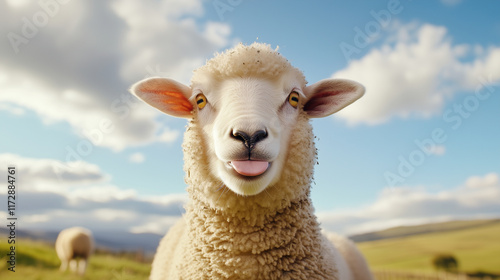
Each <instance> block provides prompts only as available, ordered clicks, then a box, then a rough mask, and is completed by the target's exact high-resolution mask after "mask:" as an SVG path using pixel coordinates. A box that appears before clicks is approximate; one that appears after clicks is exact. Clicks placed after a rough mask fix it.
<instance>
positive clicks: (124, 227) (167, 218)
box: [0, 154, 187, 234]
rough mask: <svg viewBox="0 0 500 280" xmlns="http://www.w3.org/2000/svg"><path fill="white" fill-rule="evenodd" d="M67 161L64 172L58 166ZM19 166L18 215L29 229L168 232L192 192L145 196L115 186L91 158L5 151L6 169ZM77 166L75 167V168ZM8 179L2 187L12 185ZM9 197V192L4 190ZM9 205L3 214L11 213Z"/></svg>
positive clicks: (0, 160)
mask: <svg viewBox="0 0 500 280" xmlns="http://www.w3.org/2000/svg"><path fill="white" fill-rule="evenodd" d="M64 164H66V165H67V166H68V168H67V169H64V172H63V173H61V174H59V175H58V173H57V172H55V171H54V167H55V166H61V165H64ZM12 165H13V166H15V167H16V168H17V175H16V177H17V178H18V182H17V183H18V186H22V188H21V189H19V190H22V192H20V193H19V201H21V200H22V207H19V208H18V209H17V215H19V216H22V218H23V221H24V222H23V227H24V228H25V229H41V230H55V229H62V228H65V227H69V226H74V225H75V223H77V224H78V225H81V226H85V227H88V228H91V229H93V230H116V231H128V232H135V233H137V232H153V233H161V234H163V233H165V232H166V231H167V229H168V228H169V227H170V226H171V225H172V224H173V223H174V222H175V221H176V220H177V219H179V218H180V217H181V214H182V213H183V212H184V207H183V206H184V204H185V203H186V201H187V195H186V194H170V195H164V196H141V195H140V194H138V193H137V191H135V190H132V189H123V188H120V187H118V186H115V185H112V184H111V183H110V182H109V181H110V176H108V175H106V174H104V173H103V172H102V171H101V170H100V169H99V168H98V167H97V166H95V165H93V164H91V163H88V162H70V163H63V162H61V161H57V160H53V159H34V158H25V157H21V156H18V155H13V154H0V168H2V170H6V169H7V166H12ZM70 166H71V167H70ZM6 187H7V186H6V182H5V181H3V182H0V188H1V189H6ZM0 199H1V200H6V199H7V198H6V193H0ZM5 216H6V213H5V212H4V209H1V211H0V217H5Z"/></svg>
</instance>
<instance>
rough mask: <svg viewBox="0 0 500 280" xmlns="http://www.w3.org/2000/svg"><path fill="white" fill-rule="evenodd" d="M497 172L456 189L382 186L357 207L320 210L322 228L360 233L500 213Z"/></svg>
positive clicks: (499, 186) (490, 215) (467, 181)
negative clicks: (367, 202)
mask: <svg viewBox="0 0 500 280" xmlns="http://www.w3.org/2000/svg"><path fill="white" fill-rule="evenodd" d="M499 201H500V180H499V177H498V174H496V173H490V174H487V175H485V176H483V177H477V176H474V177H470V178H469V179H467V180H466V182H465V184H463V185H461V186H458V187H456V188H453V189H450V190H445V191H440V192H435V193H433V192H430V191H427V190H426V189H425V188H424V187H401V188H386V189H384V190H383V191H382V192H381V193H380V195H379V198H378V199H377V200H376V201H375V202H374V203H373V204H370V205H367V206H365V207H362V208H360V209H352V210H344V211H336V212H322V213H318V218H319V220H320V222H321V223H322V225H323V227H325V228H326V229H328V230H332V231H338V232H341V233H344V234H354V233H363V232H368V231H374V230H380V229H384V228H388V227H392V226H401V225H414V224H422V223H428V222H436V221H445V220H452V219H465V218H485V217H486V218H487V217H499V216H500V203H498V202H499Z"/></svg>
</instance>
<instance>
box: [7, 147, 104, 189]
mask: <svg viewBox="0 0 500 280" xmlns="http://www.w3.org/2000/svg"><path fill="white" fill-rule="evenodd" d="M0 163H2V164H9V165H13V166H15V167H16V168H17V169H18V170H20V171H18V172H20V173H21V174H22V181H23V190H30V191H34V190H42V191H48V190H50V191H53V192H59V193H60V192H65V191H67V190H68V189H69V188H71V187H78V186H81V185H88V184H98V183H102V182H105V181H108V180H109V176H108V175H106V174H104V173H102V171H101V170H100V168H99V167H98V166H97V165H95V164H91V163H88V162H84V161H70V162H62V161H58V160H54V159H37V158H25V157H21V156H19V155H15V154H8V153H6V154H0Z"/></svg>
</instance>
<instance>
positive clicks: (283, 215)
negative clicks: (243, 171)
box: [183, 114, 335, 279]
mask: <svg viewBox="0 0 500 280" xmlns="http://www.w3.org/2000/svg"><path fill="white" fill-rule="evenodd" d="M204 138H205V137H204V135H203V133H202V132H201V129H200V127H199V126H198V125H197V121H196V116H195V118H194V119H193V120H192V121H191V122H190V123H189V125H188V127H187V130H186V133H185V136H184V143H183V149H184V162H185V165H184V169H185V172H186V183H187V185H188V188H187V191H188V193H189V197H190V202H189V203H188V205H187V206H186V219H185V220H186V222H187V229H188V234H189V237H188V238H189V240H190V242H189V246H188V247H189V248H188V250H187V251H186V254H190V255H193V256H195V258H194V259H195V260H196V262H192V263H189V264H186V266H189V267H190V269H186V270H183V271H193V269H194V268H195V267H197V269H196V271H198V272H197V273H199V272H200V271H202V272H203V274H204V275H203V276H204V277H206V279H287V278H291V279H329V276H328V275H332V274H333V271H334V270H335V268H333V267H328V266H327V265H326V263H324V260H322V259H321V250H322V243H321V242H322V240H321V234H320V229H319V225H318V222H317V220H316V217H315V216H314V208H313V207H312V204H311V201H310V197H309V192H310V183H311V180H312V176H313V168H314V165H315V163H316V162H317V159H316V148H315V147H314V142H313V139H314V136H313V134H312V127H311V125H310V124H309V120H308V118H307V117H306V116H304V115H303V114H299V117H298V119H297V123H296V125H295V127H294V128H292V135H291V137H290V139H291V140H290V143H289V147H288V149H287V151H288V155H287V158H286V162H285V165H284V168H283V171H282V174H281V178H280V180H279V182H278V183H277V184H275V185H273V186H270V187H268V188H266V190H264V191H263V192H261V193H259V194H257V195H254V196H241V195H237V194H235V193H234V192H232V191H231V190H229V189H228V188H227V187H226V186H224V184H223V183H222V182H221V181H220V180H219V179H218V178H215V177H214V176H213V175H212V174H211V173H210V171H209V165H208V160H207V158H206V154H205V152H204V151H205V150H206V145H205V142H204ZM190 259H193V258H192V257H190ZM196 276H197V277H199V276H200V275H199V274H198V275H196ZM186 278H188V279H189V277H186ZM204 279H205V278H204Z"/></svg>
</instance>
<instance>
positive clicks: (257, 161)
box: [131, 43, 373, 280]
mask: <svg viewBox="0 0 500 280" xmlns="http://www.w3.org/2000/svg"><path fill="white" fill-rule="evenodd" d="M131 92H132V93H134V94H135V95H136V96H138V97H139V98H140V99H142V100H144V101H145V102H147V103H149V104H150V105H152V106H154V107H156V108H157V109H159V110H160V111H162V112H164V113H166V114H169V115H172V116H176V117H183V118H188V119H190V122H189V125H188V127H187V130H186V133H185V135H184V143H183V149H184V170H185V172H186V183H187V185H188V187H187V191H188V193H189V197H190V202H189V203H188V204H187V206H186V214H185V216H184V218H183V219H181V220H180V221H179V222H178V223H177V224H176V225H174V226H173V227H172V228H171V229H170V231H169V232H168V233H167V235H166V236H165V237H164V238H163V239H162V241H161V243H160V245H159V247H158V250H157V253H156V256H155V258H154V261H153V265H152V271H151V276H150V279H152V280H160V279H259V280H265V279H308V280H311V279H322V280H324V279H333V280H370V279H373V276H372V275H371V273H370V270H369V269H368V266H367V264H366V261H365V259H364V258H363V256H362V255H361V253H360V252H359V251H358V249H357V248H356V246H355V245H354V243H352V242H351V241H349V240H347V239H345V238H342V237H340V236H337V235H334V234H325V235H323V234H321V229H320V226H319V223H318V221H317V219H316V216H315V215H314V208H313V206H312V203H311V199H310V195H309V193H310V185H311V180H312V176H313V169H314V165H315V164H316V163H317V158H316V157H317V151H316V148H315V146H314V135H313V132H312V126H311V124H310V122H309V119H310V118H321V117H326V116H328V115H331V114H333V113H335V112H337V111H339V110H341V109H342V108H344V107H345V106H347V105H349V104H351V103H352V102H354V101H355V100H356V99H358V98H360V97H361V96H362V95H363V93H364V87H363V86H362V85H360V84H358V83H356V82H353V81H349V80H340V79H326V80H322V81H319V82H317V83H315V84H313V85H310V86H306V80H305V78H304V75H303V74H302V72H301V71H300V70H299V69H297V68H294V67H293V66H291V64H290V63H289V62H288V61H287V60H286V59H285V58H284V57H282V56H281V55H280V54H279V53H278V52H277V51H276V50H273V49H271V48H270V47H269V45H265V44H259V43H254V44H252V45H250V46H245V45H242V44H240V45H238V46H236V47H235V48H233V49H230V50H228V51H226V52H225V53H221V54H219V55H217V56H216V57H215V58H213V59H211V60H209V61H208V62H207V64H206V65H205V66H202V67H201V68H199V69H197V70H195V72H194V75H193V77H192V79H191V86H190V87H188V86H186V85H183V84H181V83H179V82H176V81H174V80H171V79H166V78H151V79H146V80H143V81H141V82H139V83H137V84H135V85H134V86H133V87H132V89H131ZM318 187H319V186H318ZM325 187H329V186H325ZM340 187H341V186H340Z"/></svg>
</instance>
